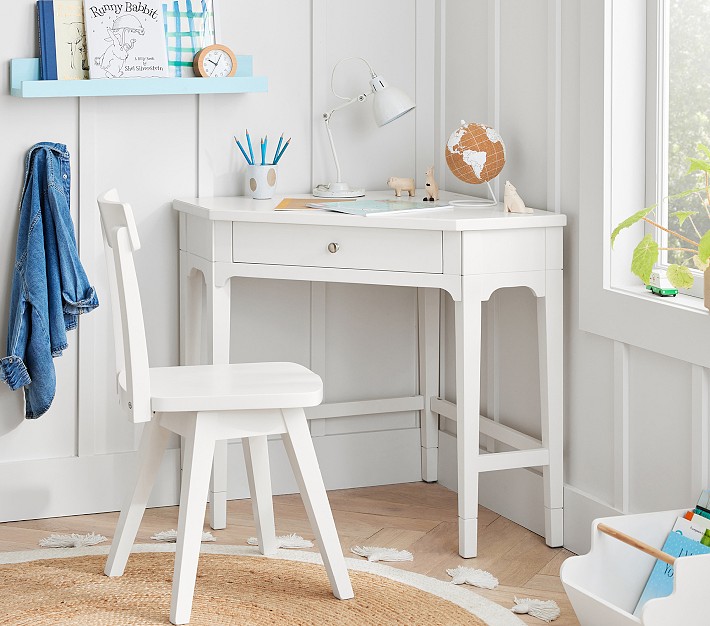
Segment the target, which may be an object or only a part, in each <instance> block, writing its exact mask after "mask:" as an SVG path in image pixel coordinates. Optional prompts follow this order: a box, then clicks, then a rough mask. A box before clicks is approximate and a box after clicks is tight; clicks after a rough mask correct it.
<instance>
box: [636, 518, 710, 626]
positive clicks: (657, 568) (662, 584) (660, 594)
mask: <svg viewBox="0 0 710 626" xmlns="http://www.w3.org/2000/svg"><path fill="white" fill-rule="evenodd" d="M685 533H688V535H691V536H693V535H694V534H695V533H694V530H692V529H691V524H689V523H687V521H686V520H684V519H683V518H682V517H679V518H678V521H677V522H676V524H675V526H674V527H673V530H672V531H671V532H670V534H669V535H668V538H667V539H666V541H665V543H664V544H663V547H662V548H661V550H662V551H663V552H665V553H666V554H670V555H671V556H674V557H681V556H692V555H694V554H708V553H710V547H708V546H705V545H703V544H702V543H700V542H699V541H695V540H694V539H692V538H691V537H689V536H688V535H686V534H685ZM673 574H674V570H673V566H672V565H668V563H664V562H663V561H656V563H655V565H654V566H653V569H652V570H651V575H650V576H649V577H648V581H647V582H646V586H645V587H644V589H643V593H642V594H641V597H640V598H639V601H638V604H637V605H636V609H635V610H634V615H635V616H636V617H639V616H640V615H641V609H643V606H644V604H646V602H648V601H649V600H652V599H653V598H664V597H666V596H669V595H670V594H671V592H672V591H673Z"/></svg>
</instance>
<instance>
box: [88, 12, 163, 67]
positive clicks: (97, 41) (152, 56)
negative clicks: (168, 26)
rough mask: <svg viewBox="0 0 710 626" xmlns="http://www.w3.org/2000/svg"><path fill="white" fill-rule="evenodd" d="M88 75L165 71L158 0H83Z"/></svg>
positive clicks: (161, 19) (161, 13)
mask: <svg viewBox="0 0 710 626" xmlns="http://www.w3.org/2000/svg"><path fill="white" fill-rule="evenodd" d="M84 20H85V23H86V40H87V43H88V47H89V75H90V77H91V78H162V77H164V76H167V75H168V57H167V50H166V45H165V27H164V18H163V3H162V1H161V0H142V1H140V2H115V3H107V4H104V3H101V2H99V1H97V0H84Z"/></svg>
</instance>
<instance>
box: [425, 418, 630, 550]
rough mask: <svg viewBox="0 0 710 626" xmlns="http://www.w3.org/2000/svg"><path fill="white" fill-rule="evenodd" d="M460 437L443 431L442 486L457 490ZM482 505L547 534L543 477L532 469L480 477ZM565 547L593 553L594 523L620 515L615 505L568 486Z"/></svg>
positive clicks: (566, 494)
mask: <svg viewBox="0 0 710 626" xmlns="http://www.w3.org/2000/svg"><path fill="white" fill-rule="evenodd" d="M457 482H458V479H457V468H456V437H455V436H453V435H451V434H449V433H447V432H444V431H441V432H439V483H440V484H441V485H443V486H444V487H446V488H447V489H451V490H452V491H456V488H457ZM479 490H480V491H479V497H480V503H481V505H483V506H485V507H486V508H487V509H490V510H491V511H495V512H496V513H498V514H499V515H502V516H503V517H506V518H508V519H509V520H512V521H514V522H515V523H516V524H520V525H521V526H523V527H524V528H527V529H528V530H531V531H532V532H534V533H536V534H538V535H544V534H545V518H544V511H543V499H542V498H543V487H542V476H541V475H540V474H538V473H537V472H534V471H532V470H528V469H517V470H505V471H500V472H486V473H485V474H482V475H481V476H480V478H479ZM564 506H565V512H564V516H565V524H564V526H565V528H564V546H565V548H567V549H568V550H570V551H571V552H574V553H575V554H585V553H586V552H589V546H590V543H591V528H592V521H593V520H595V519H596V518H598V517H608V516H612V515H620V514H621V512H620V511H617V510H616V509H615V508H613V507H612V506H610V505H608V504H605V503H604V502H602V501H601V500H598V499H597V498H595V497H594V496H592V495H590V494H587V493H584V492H582V491H580V490H579V489H576V488H575V487H572V486H571V485H565V493H564Z"/></svg>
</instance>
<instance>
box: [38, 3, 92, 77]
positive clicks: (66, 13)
mask: <svg viewBox="0 0 710 626" xmlns="http://www.w3.org/2000/svg"><path fill="white" fill-rule="evenodd" d="M37 19H38V22H39V47H40V72H41V73H40V75H41V77H42V80H83V79H85V78H89V62H88V58H87V56H86V34H85V32H84V5H83V0H38V2H37Z"/></svg>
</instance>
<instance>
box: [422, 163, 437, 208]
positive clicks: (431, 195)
mask: <svg viewBox="0 0 710 626" xmlns="http://www.w3.org/2000/svg"><path fill="white" fill-rule="evenodd" d="M424 191H426V196H424V201H425V202H427V201H428V200H431V201H432V202H433V201H435V200H438V199H439V185H437V184H436V181H435V180H434V166H433V165H432V166H431V167H430V168H429V169H428V170H427V171H426V182H425V183H424Z"/></svg>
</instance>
